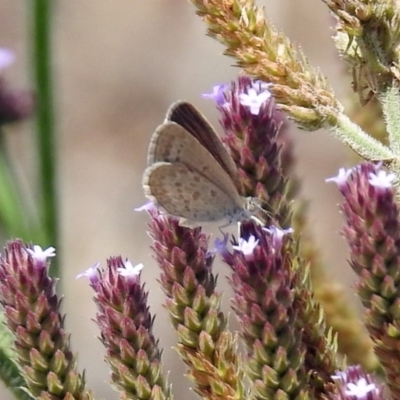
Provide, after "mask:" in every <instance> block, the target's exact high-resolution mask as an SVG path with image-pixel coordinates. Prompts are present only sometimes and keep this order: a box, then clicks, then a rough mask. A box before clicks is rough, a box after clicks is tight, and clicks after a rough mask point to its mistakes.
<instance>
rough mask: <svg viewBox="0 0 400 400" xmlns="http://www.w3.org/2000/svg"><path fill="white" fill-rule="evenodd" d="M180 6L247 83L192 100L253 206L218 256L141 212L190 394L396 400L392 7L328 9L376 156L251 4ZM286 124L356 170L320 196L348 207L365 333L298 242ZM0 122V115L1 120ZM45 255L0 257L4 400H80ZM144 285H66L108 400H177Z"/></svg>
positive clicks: (246, 0) (174, 222) (313, 255)
mask: <svg viewBox="0 0 400 400" xmlns="http://www.w3.org/2000/svg"><path fill="white" fill-rule="evenodd" d="M192 3H193V4H194V5H195V6H196V7H197V11H198V14H199V15H201V16H202V17H203V19H204V21H205V22H206V24H207V26H208V34H209V35H210V36H212V37H215V38H216V39H218V40H220V41H221V42H222V43H223V44H224V45H225V46H226V53H227V54H228V55H229V56H232V57H235V58H236V59H237V62H238V65H239V66H240V67H242V68H243V70H244V71H245V72H246V73H247V75H244V74H243V75H241V76H240V77H239V78H238V79H237V80H236V81H234V82H231V83H227V84H218V85H215V86H214V88H213V89H212V91H211V92H210V93H208V94H204V95H203V96H204V97H205V98H207V99H210V100H212V101H214V103H215V106H216V109H217V112H218V113H219V121H220V125H221V129H222V131H223V136H222V141H223V143H224V144H225V146H226V148H227V149H228V151H229V154H230V156H231V157H232V160H233V161H234V163H235V165H236V167H237V169H238V181H237V182H235V184H236V185H237V190H238V192H239V193H240V195H241V196H243V197H253V198H256V199H258V200H259V201H260V202H259V204H260V207H261V210H260V218H259V219H257V220H256V221H255V220H251V219H249V220H246V221H241V222H240V224H239V232H238V235H237V236H236V235H232V236H229V235H227V234H222V237H220V238H217V239H216V240H215V241H214V242H213V243H210V240H209V236H208V235H207V234H206V233H205V232H204V231H203V228H202V227H200V226H199V227H194V228H192V227H187V226H182V225H181V224H180V223H179V219H178V218H177V217H179V216H172V215H168V214H166V213H165V212H163V210H161V209H158V208H157V206H156V205H155V204H148V205H146V206H145V207H143V208H144V209H145V210H146V211H147V212H148V214H149V218H150V222H149V225H148V229H149V234H150V237H151V240H152V251H153V254H154V259H155V263H157V264H158V266H159V270H160V277H159V283H160V285H161V288H162V290H163V292H164V294H165V303H164V304H165V308H166V310H167V311H168V313H169V317H170V321H171V324H172V327H173V329H174V330H175V332H176V338H177V345H176V350H177V352H178V353H179V356H180V357H181V359H182V361H183V362H184V363H185V364H186V366H187V377H188V378H189V379H190V380H191V381H192V386H193V390H194V391H195V392H196V393H197V394H198V395H199V396H200V397H201V398H203V399H209V400H222V399H229V400H242V399H250V400H275V399H276V400H286V399H292V400H309V399H310V400H313V399H326V400H329V399H330V400H384V399H385V400H386V399H387V400H389V399H391V400H397V399H400V342H399V340H400V312H399V310H400V307H399V306H400V293H399V291H400V265H399V263H400V229H399V228H400V226H399V225H400V220H399V203H398V199H399V195H398V189H397V188H398V183H399V176H400V173H399V163H398V159H399V156H398V155H399V154H398V153H399V152H400V150H399V149H400V145H399V143H400V124H399V119H398V109H399V105H400V86H399V82H398V80H399V78H400V71H399V65H400V60H399V58H400V53H399V52H398V47H399V45H398V44H399V41H400V34H399V32H400V11H399V8H398V7H397V3H396V2H395V0H386V1H375V2H368V1H358V0H350V1H330V0H326V1H325V3H326V4H327V5H328V7H329V8H330V9H331V10H332V11H333V13H334V14H335V16H336V17H337V24H338V26H337V35H336V37H335V43H336V44H337V46H338V49H339V50H340V51H341V53H342V55H343V56H344V58H345V60H346V61H347V62H348V63H349V64H350V66H351V68H352V69H353V72H354V77H355V82H354V88H355V89H356V91H357V93H358V94H359V96H360V100H361V101H362V102H363V103H365V102H369V103H370V104H371V103H372V104H373V105H374V107H377V108H379V107H381V109H380V111H381V113H382V115H383V116H384V121H385V124H386V130H387V138H386V139H387V140H386V142H385V143H386V144H383V143H382V142H381V141H379V140H378V138H374V137H372V136H370V135H368V134H367V133H365V132H364V131H363V129H362V128H361V127H360V126H358V125H356V124H355V123H353V122H352V121H351V120H350V118H349V117H348V116H347V115H346V114H344V112H343V107H342V106H341V104H340V103H339V101H338V100H337V99H336V97H335V95H334V93H333V92H332V90H331V89H330V88H329V87H328V85H327V83H326V80H325V79H324V78H323V76H322V75H321V74H320V73H319V72H318V71H317V70H315V69H314V68H312V67H311V66H310V65H309V64H308V63H307V62H306V61H305V58H304V57H303V56H302V54H301V52H300V51H295V48H294V46H293V45H292V44H291V43H290V41H289V40H288V39H287V38H286V37H285V36H283V35H282V34H279V33H277V31H276V30H275V28H274V27H273V25H272V24H271V23H269V22H267V21H266V19H265V16H264V12H263V10H261V9H259V8H257V7H256V6H255V5H254V3H253V2H252V1H251V0H235V1H231V0H207V1H202V0H192ZM11 62H12V56H11V55H10V53H7V52H6V51H4V52H0V68H2V67H5V66H7V65H8V64H9V63H11ZM0 86H1V85H0ZM1 104H2V103H1V87H0V106H1ZM0 108H1V107H0ZM283 112H284V113H286V114H287V115H288V116H289V117H290V118H291V119H293V120H294V121H295V122H296V123H297V124H298V125H299V126H300V127H302V128H304V129H307V130H314V129H318V128H321V127H325V128H328V129H330V130H331V131H332V132H333V133H334V134H335V135H336V137H338V138H339V139H340V140H342V141H343V142H344V143H346V144H347V145H349V146H350V148H352V149H353V150H354V151H355V152H356V153H357V154H358V155H361V156H362V157H363V158H365V161H363V162H362V163H361V164H359V165H356V166H354V167H353V168H350V169H347V170H346V169H344V168H341V169H340V170H339V172H338V175H337V176H335V177H332V178H328V179H327V182H328V183H329V182H330V183H334V184H336V185H337V187H338V190H339V192H340V193H341V195H342V197H343V200H342V203H341V206H340V210H341V212H342V214H343V216H344V227H343V230H342V233H343V236H344V237H345V239H346V240H347V242H348V244H349V249H350V256H349V266H350V267H351V268H352V269H353V271H354V272H355V273H356V275H357V278H358V279H357V283H356V287H355V291H356V293H357V295H358V297H359V299H360V301H361V304H362V306H363V309H364V321H363V323H364V325H365V328H366V329H365V331H363V330H361V329H360V326H361V324H362V323H361V321H360V320H359V319H358V318H357V317H356V313H355V312H354V310H353V309H352V306H351V304H348V302H347V303H346V300H345V298H344V297H343V291H341V290H340V289H338V288H337V286H336V285H335V284H332V282H330V281H327V279H326V276H325V275H324V273H323V270H322V267H321V262H320V261H319V257H318V251H317V250H316V249H315V247H314V245H313V242H312V240H310V236H309V234H308V232H307V227H306V218H305V211H306V207H305V206H304V203H302V202H301V201H299V200H298V187H299V180H298V178H297V177H296V175H295V173H294V166H295V164H294V160H295V158H294V156H293V153H292V149H293V143H292V142H291V139H290V136H289V134H288V130H289V127H290V125H289V123H288V121H287V120H286V117H285V114H284V113H283ZM360 112H361V111H360ZM378 114H379V112H378ZM2 115H3V114H1V110H0V118H3V119H2V121H8V120H7V118H5V117H2ZM20 115H23V113H21V114H20ZM9 119H10V118H9ZM377 136H378V135H377ZM54 256H55V250H54V249H53V248H49V249H46V250H42V249H41V248H40V247H39V246H32V245H29V244H24V243H23V242H22V241H21V240H13V241H10V242H9V243H8V244H7V245H6V248H5V250H4V252H3V253H2V254H1V256H0V301H1V303H2V305H3V307H4V317H5V321H6V324H7V326H8V330H6V329H5V327H3V329H2V332H1V335H2V340H4V343H10V341H13V343H14V345H13V346H12V348H11V346H9V345H8V346H9V347H10V348H8V349H7V348H6V347H7V346H6V345H2V346H0V350H1V351H0V377H2V379H3V380H4V381H5V382H6V383H7V385H8V386H9V387H10V389H11V390H12V391H13V393H14V394H15V396H16V398H24V399H25V398H29V397H32V398H36V399H46V400H56V399H65V400H74V399H92V398H93V397H94V396H93V394H92V392H91V390H90V389H88V388H86V384H85V376H84V374H83V373H81V372H79V371H78V370H77V366H76V361H75V359H76V357H75V355H74V354H73V352H72V350H71V348H70V343H69V334H68V333H67V332H66V331H65V326H64V319H65V316H64V315H62V314H61V312H60V298H59V297H58V295H57V294H56V291H55V285H56V282H57V280H56V279H54V278H51V277H50V276H49V273H48V270H49V265H50V262H49V258H51V257H54ZM216 258H220V259H222V260H223V262H225V263H226V264H227V265H228V266H229V268H230V275H229V276H228V281H229V283H230V284H231V286H232V290H233V299H232V309H233V311H234V313H235V315H236V317H237V319H238V320H239V322H240V332H239V333H238V334H235V333H234V332H232V331H231V330H230V329H229V326H228V323H227V316H226V315H225V313H224V312H223V310H222V309H221V297H222V293H220V292H219V290H218V286H217V274H216V272H215V270H214V269H213V265H214V261H215V259H216ZM143 268H144V266H143V265H142V264H137V265H134V263H131V262H130V261H129V260H127V259H123V258H122V257H113V258H110V259H108V260H107V265H106V266H105V267H102V266H101V264H100V263H96V264H94V265H93V266H92V267H90V268H89V269H87V270H86V271H85V272H83V273H82V274H80V275H79V276H78V277H79V278H81V277H84V278H87V279H88V280H89V284H90V286H91V288H92V289H93V291H94V301H95V303H96V305H97V310H98V311H97V314H96V322H97V324H98V327H99V330H100V335H99V338H100V340H101V342H102V344H103V345H104V347H105V361H106V362H107V363H108V365H109V368H110V377H111V381H112V384H113V386H114V387H115V388H116V390H117V391H118V392H119V396H120V398H121V399H140V400H147V399H155V400H163V399H172V397H173V390H172V386H171V382H169V379H168V376H167V375H165V373H164V370H165V369H164V368H162V349H160V348H159V343H158V340H157V338H156V335H155V333H154V332H153V322H154V318H155V317H154V316H153V315H152V313H151V310H150V308H149V305H148V303H147V296H148V293H147V291H146V290H145V287H144V284H143V283H142V282H141V270H142V269H143ZM6 340H8V342H6ZM239 343H242V344H243V346H239ZM17 366H18V367H17Z"/></svg>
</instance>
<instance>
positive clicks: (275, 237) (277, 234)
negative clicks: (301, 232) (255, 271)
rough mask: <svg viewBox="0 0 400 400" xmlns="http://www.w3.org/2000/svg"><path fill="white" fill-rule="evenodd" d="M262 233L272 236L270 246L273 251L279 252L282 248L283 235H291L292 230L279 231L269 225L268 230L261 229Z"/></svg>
mask: <svg viewBox="0 0 400 400" xmlns="http://www.w3.org/2000/svg"><path fill="white" fill-rule="evenodd" d="M262 229H263V231H265V232H268V233H269V234H271V236H272V245H273V247H274V249H275V251H280V249H281V247H282V239H283V237H284V236H285V235H287V234H290V233H293V232H294V231H293V228H288V229H280V228H278V227H276V226H275V225H271V226H270V227H269V228H262Z"/></svg>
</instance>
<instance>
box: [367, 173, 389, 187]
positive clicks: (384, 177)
mask: <svg viewBox="0 0 400 400" xmlns="http://www.w3.org/2000/svg"><path fill="white" fill-rule="evenodd" d="M395 179H396V175H395V174H393V173H390V174H388V173H387V172H386V171H382V170H381V171H379V172H378V173H377V174H375V173H373V172H370V174H369V180H368V182H369V183H370V184H371V185H372V186H375V187H378V188H382V189H389V188H391V187H392V186H393V181H394V180H395Z"/></svg>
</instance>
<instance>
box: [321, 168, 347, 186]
mask: <svg viewBox="0 0 400 400" xmlns="http://www.w3.org/2000/svg"><path fill="white" fill-rule="evenodd" d="M352 172H353V169H352V168H349V169H345V168H340V169H339V173H338V174H337V175H336V176H334V177H332V178H328V179H325V182H327V183H329V182H335V183H336V184H337V185H338V186H339V188H341V187H343V186H344V185H345V184H346V182H347V179H348V178H349V176H350V174H351V173H352Z"/></svg>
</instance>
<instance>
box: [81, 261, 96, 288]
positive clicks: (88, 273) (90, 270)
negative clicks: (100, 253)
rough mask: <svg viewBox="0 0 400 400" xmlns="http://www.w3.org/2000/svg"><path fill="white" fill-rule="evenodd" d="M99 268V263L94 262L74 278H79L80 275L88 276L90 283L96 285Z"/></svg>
mask: <svg viewBox="0 0 400 400" xmlns="http://www.w3.org/2000/svg"><path fill="white" fill-rule="evenodd" d="M99 268H100V263H99V262H97V263H96V264H94V265H92V266H91V267H89V268H88V269H87V270H86V271H84V272H81V273H80V274H78V275H77V276H76V279H80V278H82V277H84V276H85V277H87V278H89V281H90V283H91V285H92V286H93V285H96V283H97V282H98V281H99V279H100V277H99Z"/></svg>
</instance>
